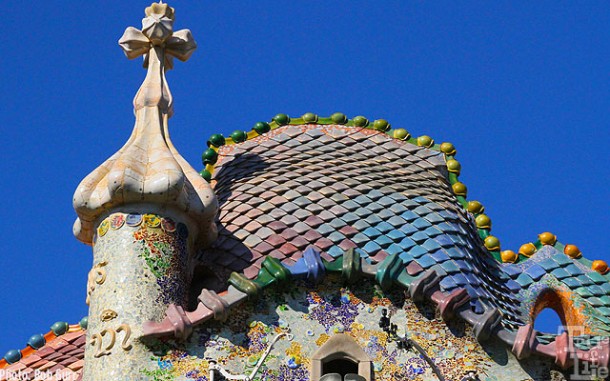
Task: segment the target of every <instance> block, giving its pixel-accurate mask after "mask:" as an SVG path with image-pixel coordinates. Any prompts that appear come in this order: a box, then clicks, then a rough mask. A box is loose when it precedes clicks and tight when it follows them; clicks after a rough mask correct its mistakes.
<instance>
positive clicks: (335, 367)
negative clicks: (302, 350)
mask: <svg viewBox="0 0 610 381" xmlns="http://www.w3.org/2000/svg"><path fill="white" fill-rule="evenodd" d="M371 376H372V375H371V359H370V358H369V357H368V356H367V355H366V353H364V351H363V350H362V348H360V346H359V345H358V343H356V341H355V340H354V339H352V338H351V337H350V336H348V335H346V334H337V335H334V336H333V337H331V338H330V339H329V340H328V341H327V342H326V343H324V345H322V346H321V347H320V348H319V349H318V350H317V351H316V353H314V355H313V357H312V359H311V379H312V381H371V379H372V377H371Z"/></svg>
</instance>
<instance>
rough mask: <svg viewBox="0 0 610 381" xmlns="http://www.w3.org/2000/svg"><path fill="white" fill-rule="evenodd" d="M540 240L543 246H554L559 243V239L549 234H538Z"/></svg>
mask: <svg viewBox="0 0 610 381" xmlns="http://www.w3.org/2000/svg"><path fill="white" fill-rule="evenodd" d="M538 239H539V240H540V243H541V244H543V245H550V246H553V245H554V244H555V242H557V237H556V236H555V234H553V233H549V232H544V233H541V234H538Z"/></svg>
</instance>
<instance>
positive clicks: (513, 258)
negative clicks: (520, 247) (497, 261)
mask: <svg viewBox="0 0 610 381" xmlns="http://www.w3.org/2000/svg"><path fill="white" fill-rule="evenodd" d="M500 256H501V257H502V262H504V263H515V262H517V259H519V255H518V254H517V253H515V252H514V251H512V250H504V251H502V253H500Z"/></svg>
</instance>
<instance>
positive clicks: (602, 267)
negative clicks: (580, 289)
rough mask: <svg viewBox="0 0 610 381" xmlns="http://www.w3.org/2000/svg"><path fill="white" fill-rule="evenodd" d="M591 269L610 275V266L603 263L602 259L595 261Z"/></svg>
mask: <svg viewBox="0 0 610 381" xmlns="http://www.w3.org/2000/svg"><path fill="white" fill-rule="evenodd" d="M591 268H592V269H593V270H595V271H597V272H598V273H600V274H606V273H608V264H607V263H606V262H605V261H602V260H601V259H598V260H596V261H593V263H592V264H591Z"/></svg>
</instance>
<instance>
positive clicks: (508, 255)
mask: <svg viewBox="0 0 610 381" xmlns="http://www.w3.org/2000/svg"><path fill="white" fill-rule="evenodd" d="M305 124H312V125H341V126H347V127H357V128H366V129H372V130H376V131H379V132H383V133H385V134H386V135H388V136H390V137H392V138H394V139H397V140H402V141H405V142H408V143H411V144H413V145H416V146H419V147H424V148H428V149H431V150H434V151H438V152H441V153H443V154H444V156H445V161H446V165H447V171H448V172H449V178H448V180H449V183H450V185H451V188H452V190H453V193H454V194H455V196H456V198H457V200H458V202H459V203H460V204H461V205H462V207H464V209H466V210H467V211H468V212H470V213H471V214H472V215H473V217H474V219H475V223H476V227H477V231H478V234H479V236H480V237H481V239H482V240H483V242H484V244H485V248H486V249H487V251H488V252H489V253H490V254H491V255H492V256H493V257H494V258H495V259H496V260H497V261H499V262H503V263H521V262H524V261H526V260H527V259H529V258H530V257H531V256H532V255H534V254H535V253H536V252H537V251H538V250H539V249H540V248H541V247H543V246H545V245H550V246H553V247H554V248H555V249H557V250H558V251H562V252H564V254H566V255H567V256H569V257H570V258H572V259H578V260H579V262H580V263H581V264H583V265H586V266H587V267H590V268H591V269H593V270H595V271H597V272H599V273H600V274H602V275H606V274H608V273H609V269H610V268H609V266H608V265H607V263H606V262H604V261H602V260H594V261H590V260H587V259H585V258H582V253H581V252H580V249H579V248H578V247H577V246H576V245H573V244H563V243H561V242H559V241H558V240H557V237H556V236H555V235H554V234H552V233H550V232H544V233H541V234H539V235H538V240H536V241H533V242H529V243H526V244H524V245H522V246H521V247H520V248H519V249H518V250H516V251H513V250H501V244H500V239H499V238H498V237H496V236H494V235H492V234H491V226H492V222H491V218H490V217H489V216H488V215H487V214H485V207H484V206H483V205H482V204H481V203H480V202H479V201H476V200H467V193H468V189H467V187H466V185H465V184H464V183H462V182H461V181H460V180H459V176H460V173H461V169H462V168H461V164H460V163H459V161H457V160H456V159H455V156H456V155H457V150H456V148H455V147H454V145H453V144H452V143H449V142H443V143H441V144H438V143H435V141H434V139H433V138H431V137H430V136H428V135H421V136H418V137H413V136H412V135H411V134H410V133H409V131H407V130H406V129H404V128H392V125H391V124H390V123H389V122H388V121H387V120H386V119H376V120H374V121H372V122H371V121H369V119H368V118H366V117H364V116H355V117H353V118H352V119H349V118H348V117H347V116H346V115H345V114H343V113H340V112H337V113H334V114H332V115H331V116H329V117H320V116H318V115H317V114H314V113H311V112H308V113H305V114H303V115H302V116H301V117H299V118H291V117H289V116H288V115H287V114H277V115H276V116H274V117H273V118H272V119H271V121H270V122H257V123H255V124H254V126H253V128H252V130H250V131H241V130H236V131H234V132H233V133H231V135H230V136H228V137H225V136H223V135H222V134H214V135H212V136H211V137H210V138H209V139H208V141H207V145H208V149H206V150H205V151H204V152H203V154H202V162H203V165H204V166H205V167H204V168H203V169H202V170H201V171H200V175H201V176H202V177H203V178H204V179H205V180H207V181H211V179H212V175H213V174H214V169H215V164H216V161H217V159H218V150H219V149H220V147H222V146H224V145H234V144H240V143H243V142H246V141H248V140H251V139H254V138H256V137H258V136H260V135H263V134H265V133H267V132H269V131H272V130H275V129H277V128H280V127H283V126H288V125H292V126H297V125H305ZM606 279H607V280H608V281H610V274H609V276H606Z"/></svg>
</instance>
